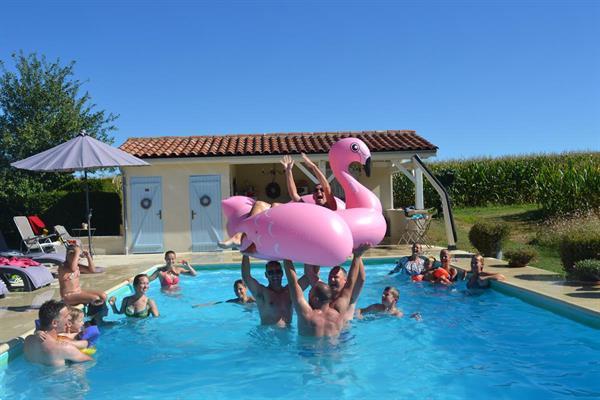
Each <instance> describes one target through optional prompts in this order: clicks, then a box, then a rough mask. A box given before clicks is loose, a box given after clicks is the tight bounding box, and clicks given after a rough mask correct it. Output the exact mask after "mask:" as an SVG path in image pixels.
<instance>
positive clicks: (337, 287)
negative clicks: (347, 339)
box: [327, 244, 369, 321]
mask: <svg viewBox="0 0 600 400" xmlns="http://www.w3.org/2000/svg"><path fill="white" fill-rule="evenodd" d="M368 249H369V246H368V245H366V244H365V245H362V246H361V247H360V248H359V249H356V250H355V251H354V253H355V254H356V251H358V250H360V256H361V257H358V259H357V258H356V256H355V258H354V260H356V265H355V263H354V260H353V262H352V265H351V267H350V268H351V269H352V267H355V268H356V273H357V276H356V279H355V281H354V282H349V281H348V273H347V272H346V270H345V269H344V267H341V266H339V265H338V266H335V267H333V268H331V271H329V276H328V278H327V284H328V285H329V288H330V289H331V295H332V303H333V304H334V306H335V307H336V308H337V309H339V310H344V318H345V320H346V321H350V320H352V318H354V310H355V307H356V301H357V300H358V296H360V292H361V291H362V288H363V286H364V285H365V279H366V273H365V265H364V264H363V261H362V254H363V253H364V252H365V251H367V250H368ZM352 272H354V271H351V273H352ZM348 293H349V294H350V297H349V298H347V297H346V295H347V294H348ZM342 295H343V296H342ZM338 302H339V305H337V303H338Z"/></svg>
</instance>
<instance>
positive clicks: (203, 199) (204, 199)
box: [200, 194, 212, 207]
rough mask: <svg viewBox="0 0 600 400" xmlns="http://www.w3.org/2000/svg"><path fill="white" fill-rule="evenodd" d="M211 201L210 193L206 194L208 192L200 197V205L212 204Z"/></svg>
mask: <svg viewBox="0 0 600 400" xmlns="http://www.w3.org/2000/svg"><path fill="white" fill-rule="evenodd" d="M211 201H212V200H211V199H210V197H209V196H208V195H206V194H205V195H204V196H202V197H200V205H201V206H202V207H208V206H210V203H211Z"/></svg>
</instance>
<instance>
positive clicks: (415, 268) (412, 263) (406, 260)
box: [388, 243, 425, 276]
mask: <svg viewBox="0 0 600 400" xmlns="http://www.w3.org/2000/svg"><path fill="white" fill-rule="evenodd" d="M422 252H423V246H421V244H420V243H413V245H412V248H411V255H410V256H409V257H402V258H401V259H400V260H398V263H397V264H396V268H394V269H393V270H391V271H390V272H389V274H388V275H392V274H395V273H397V272H404V273H405V274H407V275H410V276H415V275H420V274H422V273H423V269H424V268H423V264H424V263H425V260H423V258H421V257H420V255H421V253H422Z"/></svg>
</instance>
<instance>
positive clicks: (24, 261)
mask: <svg viewBox="0 0 600 400" xmlns="http://www.w3.org/2000/svg"><path fill="white" fill-rule="evenodd" d="M0 265H10V266H11V267H21V268H27V267H37V266H38V265H41V264H40V263H39V262H37V261H34V260H32V259H31V258H24V257H10V258H6V257H0Z"/></svg>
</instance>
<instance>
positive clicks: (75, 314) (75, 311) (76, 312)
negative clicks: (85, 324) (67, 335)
mask: <svg viewBox="0 0 600 400" xmlns="http://www.w3.org/2000/svg"><path fill="white" fill-rule="evenodd" d="M68 307H69V317H71V321H75V320H76V319H77V318H79V316H83V310H80V309H79V308H77V307H74V306H68Z"/></svg>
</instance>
